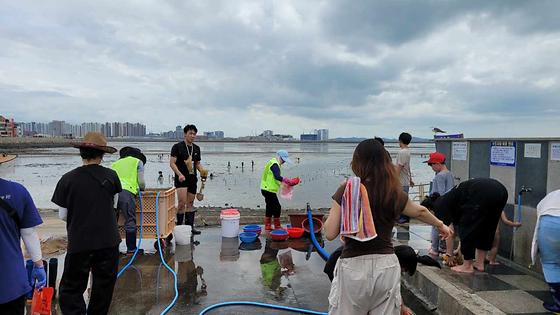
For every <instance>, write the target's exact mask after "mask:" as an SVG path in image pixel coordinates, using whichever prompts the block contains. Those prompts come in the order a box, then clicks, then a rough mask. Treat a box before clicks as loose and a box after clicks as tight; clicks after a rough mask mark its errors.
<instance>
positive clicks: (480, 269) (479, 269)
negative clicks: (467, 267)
mask: <svg viewBox="0 0 560 315" xmlns="http://www.w3.org/2000/svg"><path fill="white" fill-rule="evenodd" d="M473 268H474V270H476V271H480V272H484V265H483V266H482V267H481V266H477V265H474V266H473Z"/></svg>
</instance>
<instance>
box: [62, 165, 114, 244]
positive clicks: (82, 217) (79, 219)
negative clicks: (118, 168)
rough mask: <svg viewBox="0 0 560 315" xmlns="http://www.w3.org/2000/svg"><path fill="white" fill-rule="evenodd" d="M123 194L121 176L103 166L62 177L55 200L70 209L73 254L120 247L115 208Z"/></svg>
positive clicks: (93, 166)
mask: <svg viewBox="0 0 560 315" xmlns="http://www.w3.org/2000/svg"><path fill="white" fill-rule="evenodd" d="M121 190H122V187H121V182H120V180H119V177H118V176H117V173H116V172H115V171H113V170H111V169H109V168H105V167H103V166H101V165H85V166H81V167H78V168H76V169H74V170H72V171H70V172H68V173H66V174H64V175H63V176H62V178H61V179H60V180H59V181H58V184H57V185H56V189H55V191H54V194H53V196H52V199H51V200H52V202H54V203H55V204H57V205H58V206H60V207H63V208H66V209H68V215H67V220H66V229H67V231H68V252H69V253H77V252H83V251H89V250H97V249H102V248H109V247H114V246H118V245H119V243H120V241H121V240H120V236H119V231H118V229H117V217H116V214H115V210H114V208H113V205H114V196H115V194H117V193H119V192H121Z"/></svg>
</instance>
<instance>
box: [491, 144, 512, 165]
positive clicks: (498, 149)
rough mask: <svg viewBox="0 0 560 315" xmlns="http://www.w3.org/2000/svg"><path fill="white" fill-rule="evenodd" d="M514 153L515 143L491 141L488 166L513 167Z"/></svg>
mask: <svg viewBox="0 0 560 315" xmlns="http://www.w3.org/2000/svg"><path fill="white" fill-rule="evenodd" d="M516 151H517V147H516V144H515V141H492V144H491V145H490V165H496V166H510V167H515V159H516V153H517V152H516Z"/></svg>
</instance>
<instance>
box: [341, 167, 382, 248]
mask: <svg viewBox="0 0 560 315" xmlns="http://www.w3.org/2000/svg"><path fill="white" fill-rule="evenodd" d="M340 211H341V220H340V235H341V236H343V237H349V238H353V239H355V240H358V241H360V242H365V241H369V240H372V239H374V238H376V237H377V232H376V231H375V225H374V223H373V215H372V212H371V208H370V206H369V199H368V193H367V190H366V187H365V186H364V185H362V184H361V182H360V178H359V177H350V178H349V179H348V180H347V181H346V188H345V189H344V194H343V195H342V204H341V205H340Z"/></svg>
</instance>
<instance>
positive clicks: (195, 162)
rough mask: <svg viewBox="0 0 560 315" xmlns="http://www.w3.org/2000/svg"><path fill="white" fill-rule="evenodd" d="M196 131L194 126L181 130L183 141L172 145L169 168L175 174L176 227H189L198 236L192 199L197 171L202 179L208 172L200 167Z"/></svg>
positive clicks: (194, 193)
mask: <svg viewBox="0 0 560 315" xmlns="http://www.w3.org/2000/svg"><path fill="white" fill-rule="evenodd" d="M197 132H198V129H197V128H196V126H195V125H186V126H185V128H183V133H184V139H183V141H181V142H178V143H176V144H174V145H173V147H172V148H171V158H170V159H169V166H170V167H171V169H172V170H173V173H175V179H174V183H175V188H177V199H178V208H177V225H182V224H186V225H190V226H191V228H192V234H195V235H196V234H200V231H198V230H196V229H195V228H194V218H195V213H196V210H195V209H194V198H195V196H196V189H197V181H198V178H197V171H198V172H200V176H201V177H202V178H206V177H208V171H207V170H206V169H204V167H202V164H201V162H200V161H201V154H200V147H199V146H198V145H196V144H195V143H194V141H195V139H196V134H197Z"/></svg>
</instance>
